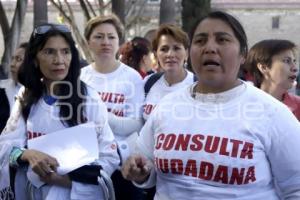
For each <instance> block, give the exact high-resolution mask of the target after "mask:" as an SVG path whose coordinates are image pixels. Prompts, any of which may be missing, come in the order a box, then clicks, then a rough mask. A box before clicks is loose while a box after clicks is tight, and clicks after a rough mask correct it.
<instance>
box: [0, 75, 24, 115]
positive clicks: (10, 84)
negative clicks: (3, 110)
mask: <svg viewBox="0 0 300 200" xmlns="http://www.w3.org/2000/svg"><path fill="white" fill-rule="evenodd" d="M20 87H21V85H20V84H19V83H18V84H15V82H14V80H12V79H5V80H0V88H4V89H5V93H6V96H7V99H8V102H9V106H10V110H12V107H13V105H14V103H15V96H16V95H17V94H18V91H19V89H20Z"/></svg>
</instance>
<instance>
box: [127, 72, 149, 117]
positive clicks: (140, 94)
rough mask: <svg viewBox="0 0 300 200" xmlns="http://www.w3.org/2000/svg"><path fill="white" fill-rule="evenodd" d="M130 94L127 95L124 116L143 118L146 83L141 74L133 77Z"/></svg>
mask: <svg viewBox="0 0 300 200" xmlns="http://www.w3.org/2000/svg"><path fill="white" fill-rule="evenodd" d="M128 90H129V91H128V92H129V93H128V96H127V97H126V101H125V104H126V105H125V106H126V110H125V113H124V116H126V117H131V118H135V119H139V118H142V111H143V110H142V108H143V103H144V99H145V94H144V84H143V80H142V77H141V76H139V75H136V76H133V77H131V80H129V85H128Z"/></svg>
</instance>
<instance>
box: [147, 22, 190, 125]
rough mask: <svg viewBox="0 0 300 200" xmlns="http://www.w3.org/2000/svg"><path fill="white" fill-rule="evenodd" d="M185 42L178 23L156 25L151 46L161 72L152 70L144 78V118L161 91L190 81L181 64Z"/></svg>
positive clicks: (187, 72) (184, 53)
mask: <svg viewBox="0 0 300 200" xmlns="http://www.w3.org/2000/svg"><path fill="white" fill-rule="evenodd" d="M188 45H189V37H188V35H187V34H186V33H185V32H184V31H183V30H182V29H181V28H179V27H178V26H176V25H172V24H163V25H161V26H160V27H159V28H158V29H157V31H156V35H155V37H154V39H153V41H152V48H153V52H154V55H155V57H156V60H157V62H158V65H159V66H160V68H161V69H162V71H163V73H161V72H158V73H154V74H151V75H149V76H147V77H146V78H145V81H144V82H145V85H144V88H145V92H146V98H145V103H144V106H143V108H144V109H143V118H144V120H147V119H148V117H149V115H150V113H151V112H152V110H153V109H154V108H155V106H156V104H157V103H158V102H159V101H160V99H162V98H163V97H164V96H165V95H167V94H169V93H171V92H173V91H176V90H178V89H180V88H183V87H186V86H188V85H191V84H192V83H193V82H194V75H193V73H191V72H189V71H188V70H187V69H186V68H185V65H186V64H187V58H188ZM156 77H157V78H156ZM154 79H156V80H154ZM150 82H152V83H150Z"/></svg>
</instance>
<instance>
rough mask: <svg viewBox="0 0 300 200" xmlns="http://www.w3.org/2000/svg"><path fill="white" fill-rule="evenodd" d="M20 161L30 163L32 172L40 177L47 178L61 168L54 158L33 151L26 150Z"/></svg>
mask: <svg viewBox="0 0 300 200" xmlns="http://www.w3.org/2000/svg"><path fill="white" fill-rule="evenodd" d="M20 159H21V160H22V161H25V162H28V163H29V165H30V167H31V168H32V170H33V171H34V172H35V173H36V174H38V175H39V176H40V177H46V176H47V175H49V173H51V172H53V171H55V172H56V169H57V167H58V166H59V164H58V162H57V160H56V159H55V158H54V157H52V156H49V155H48V154H45V153H43V152H40V151H36V150H33V149H27V150H24V152H23V153H22V155H21V158H20Z"/></svg>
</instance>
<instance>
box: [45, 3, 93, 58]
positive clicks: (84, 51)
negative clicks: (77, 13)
mask: <svg viewBox="0 0 300 200" xmlns="http://www.w3.org/2000/svg"><path fill="white" fill-rule="evenodd" d="M50 2H51V3H52V4H53V5H54V6H55V7H56V8H57V9H59V11H60V12H63V13H62V14H63V16H66V20H67V22H68V24H70V26H71V28H72V30H73V34H74V36H75V39H76V42H77V44H78V49H79V50H80V52H81V55H82V56H84V57H85V59H86V60H87V61H88V62H91V61H92V56H91V53H90V51H89V48H88V46H87V43H86V41H85V39H84V38H83V36H82V35H81V33H80V31H79V29H78V26H77V24H76V20H75V17H74V14H73V10H72V8H71V6H70V4H69V3H68V2H67V0H64V3H65V4H66V6H67V8H68V13H69V16H67V14H66V13H67V12H66V11H64V10H63V8H62V7H63V5H62V4H61V1H58V2H59V3H60V5H61V6H59V5H58V4H56V3H55V2H54V0H50Z"/></svg>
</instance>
